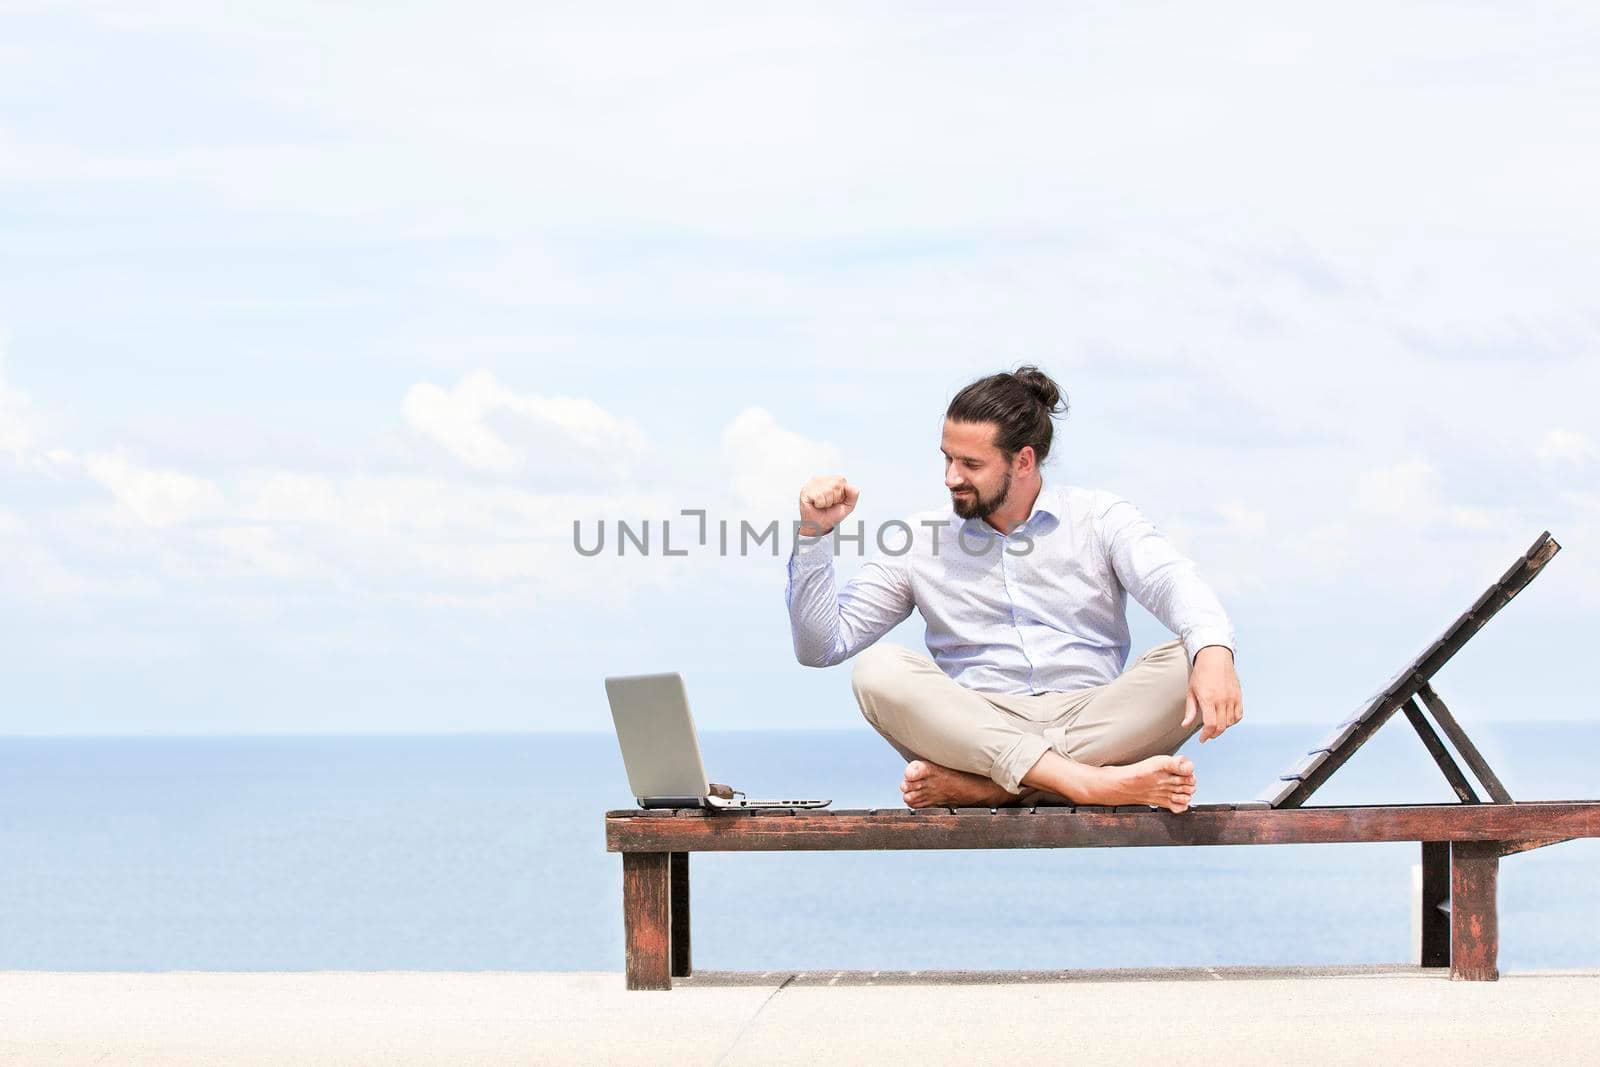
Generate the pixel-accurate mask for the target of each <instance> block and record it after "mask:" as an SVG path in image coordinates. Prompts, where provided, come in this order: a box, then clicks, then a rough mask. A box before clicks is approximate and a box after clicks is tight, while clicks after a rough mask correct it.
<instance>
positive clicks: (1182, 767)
mask: <svg viewBox="0 0 1600 1067" xmlns="http://www.w3.org/2000/svg"><path fill="white" fill-rule="evenodd" d="M1022 784H1023V785H1026V786H1029V787H1031V788H1034V789H1045V790H1049V791H1050V792H1053V793H1057V794H1059V795H1061V796H1064V797H1070V798H1071V799H1072V802H1073V803H1074V804H1096V805H1098V804H1110V805H1115V804H1148V805H1150V806H1151V807H1156V808H1166V809H1167V810H1168V811H1174V812H1178V811H1187V810H1188V809H1189V804H1190V802H1191V801H1192V800H1193V799H1194V761H1193V760H1191V759H1189V757H1188V756H1151V757H1150V758H1149V759H1142V760H1140V761H1139V762H1138V763H1130V764H1127V765H1126V766H1109V767H1095V766H1090V765H1089V764H1086V763H1079V762H1077V761H1076V760H1069V759H1067V758H1065V757H1063V756H1062V755H1060V754H1059V753H1056V752H1046V753H1045V754H1044V755H1043V756H1041V757H1039V762H1038V763H1035V764H1034V765H1033V768H1032V769H1031V770H1030V771H1028V773H1027V774H1025V775H1023V776H1022Z"/></svg>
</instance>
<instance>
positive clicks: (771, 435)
mask: <svg viewBox="0 0 1600 1067" xmlns="http://www.w3.org/2000/svg"><path fill="white" fill-rule="evenodd" d="M722 460H723V464H724V465H725V466H726V467H727V469H728V470H729V472H730V481H729V485H730V488H731V489H732V491H733V498H734V501H735V502H736V504H737V505H738V506H739V507H741V508H744V509H746V510H747V511H748V512H750V513H752V514H754V515H756V516H757V517H759V518H761V519H773V518H777V519H779V520H785V519H787V518H789V517H791V515H792V516H793V517H795V518H798V517H799V516H798V505H797V504H796V500H797V499H798V497H799V495H800V487H801V486H802V485H804V484H805V483H806V481H807V479H809V478H811V477H812V476H813V475H818V474H844V475H846V476H847V477H848V476H849V472H848V471H841V470H840V469H839V462H840V461H839V450H838V449H837V448H836V447H834V446H833V445H832V444H830V443H829V442H827V441H818V440H813V439H812V438H809V437H806V436H804V435H803V434H799V433H795V432H794V431H793V430H786V429H784V428H783V427H782V426H779V425H778V421H777V419H775V418H773V416H772V413H771V412H770V411H768V410H767V409H766V408H763V407H747V408H745V409H744V410H743V411H741V412H739V414H737V415H735V416H734V418H733V421H731V422H729V423H728V425H727V426H726V427H724V428H723V431H722Z"/></svg>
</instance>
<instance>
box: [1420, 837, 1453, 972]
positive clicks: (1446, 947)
mask: <svg viewBox="0 0 1600 1067" xmlns="http://www.w3.org/2000/svg"><path fill="white" fill-rule="evenodd" d="M1422 966H1424V967H1448V966H1450V842H1448V841H1424V842H1423V843H1422Z"/></svg>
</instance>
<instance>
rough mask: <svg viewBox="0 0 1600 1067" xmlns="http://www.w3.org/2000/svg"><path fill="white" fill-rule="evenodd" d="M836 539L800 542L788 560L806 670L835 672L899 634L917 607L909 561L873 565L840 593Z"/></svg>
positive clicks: (789, 593) (792, 623)
mask: <svg viewBox="0 0 1600 1067" xmlns="http://www.w3.org/2000/svg"><path fill="white" fill-rule="evenodd" d="M833 544H834V539H833V537H832V536H831V535H830V536H827V537H821V538H817V539H814V540H813V539H809V538H796V540H795V547H794V551H793V552H792V553H791V554H790V556H789V584H788V589H787V590H786V593H785V599H786V600H787V601H788V604H789V628H790V630H791V631H792V632H793V634H794V655H795V658H796V659H798V660H799V661H800V662H801V663H803V664H805V665H806V666H807V667H831V666H833V665H834V664H835V663H839V662H842V661H844V660H847V659H849V658H850V657H851V656H853V655H855V654H856V653H857V652H860V651H861V650H862V649H863V648H866V647H867V646H868V645H870V644H872V642H874V641H876V640H877V639H878V638H880V637H882V636H883V635H884V634H886V633H888V632H889V631H890V630H892V629H894V627H896V626H897V625H899V624H900V623H901V622H903V621H905V619H906V617H907V616H908V615H910V614H911V609H912V608H913V607H915V606H916V604H915V601H914V599H913V598H912V596H911V581H910V576H909V574H908V573H907V568H906V566H905V563H904V561H902V560H900V559H897V558H895V557H892V556H886V557H880V558H876V559H872V560H868V561H867V563H866V564H865V565H864V566H863V567H862V568H861V573H860V574H858V575H856V576H855V577H854V578H852V579H850V581H849V582H848V583H846V585H845V587H844V588H843V589H842V590H840V589H836V588H835V583H834V573H833Z"/></svg>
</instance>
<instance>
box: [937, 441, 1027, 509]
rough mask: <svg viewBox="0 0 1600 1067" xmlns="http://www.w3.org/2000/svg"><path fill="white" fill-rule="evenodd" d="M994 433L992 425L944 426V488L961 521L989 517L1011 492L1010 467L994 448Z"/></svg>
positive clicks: (1001, 454) (940, 445) (941, 446)
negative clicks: (948, 491) (948, 492)
mask: <svg viewBox="0 0 1600 1067" xmlns="http://www.w3.org/2000/svg"><path fill="white" fill-rule="evenodd" d="M997 429H998V427H997V426H995V424H994V423H992V422H951V421H950V420H949V419H946V420H945V422H944V436H943V438H941V440H940V442H939V451H940V452H942V453H944V486H945V488H946V489H948V490H950V502H951V505H952V506H953V507H954V508H955V512H956V514H957V515H960V516H961V517H962V518H963V519H981V518H984V517H986V516H988V515H991V514H993V513H994V511H995V510H996V509H997V508H999V507H1001V506H1002V505H1003V504H1005V502H1006V494H1007V493H1009V492H1010V491H1011V464H1010V463H1007V462H1006V457H1005V454H1004V453H1002V452H1001V451H1000V450H999V449H998V448H996V447H995V445H994V435H995V431H996V430H997Z"/></svg>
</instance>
